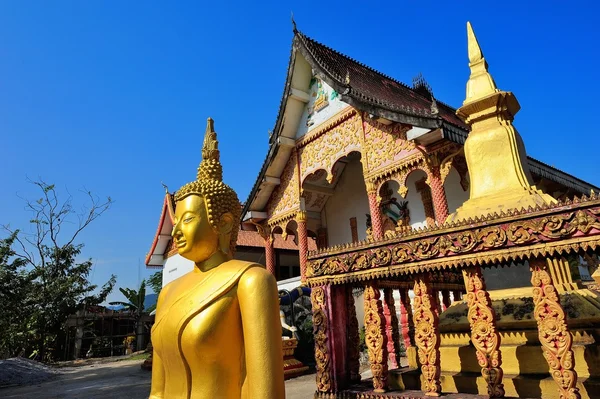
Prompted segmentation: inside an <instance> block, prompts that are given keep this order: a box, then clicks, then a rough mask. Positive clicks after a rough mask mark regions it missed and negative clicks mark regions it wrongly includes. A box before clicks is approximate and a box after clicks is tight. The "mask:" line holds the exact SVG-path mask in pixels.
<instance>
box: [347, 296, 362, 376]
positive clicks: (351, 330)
mask: <svg viewBox="0 0 600 399" xmlns="http://www.w3.org/2000/svg"><path fill="white" fill-rule="evenodd" d="M346 298H347V301H346V308H347V311H348V341H347V342H348V344H347V345H346V348H347V349H348V368H349V369H350V381H352V382H359V381H360V353H359V345H360V335H359V333H358V319H357V318H356V307H355V301H354V295H353V294H352V287H346Z"/></svg>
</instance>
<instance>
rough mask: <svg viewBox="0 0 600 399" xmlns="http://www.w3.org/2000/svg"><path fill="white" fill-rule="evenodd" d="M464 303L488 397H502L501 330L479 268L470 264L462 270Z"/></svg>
mask: <svg viewBox="0 0 600 399" xmlns="http://www.w3.org/2000/svg"><path fill="white" fill-rule="evenodd" d="M463 276H464V280H465V288H466V290H467V296H466V299H467V304H468V306H469V313H468V314H467V319H468V320H469V324H470V326H471V342H472V343H473V346H474V347H475V349H476V350H477V362H478V363H479V366H480V367H481V375H482V376H483V378H484V379H485V381H486V383H487V386H488V395H489V397H490V398H502V397H504V385H503V384H502V377H503V374H504V373H503V371H502V367H501V365H502V355H501V353H500V334H498V331H497V329H496V314H495V312H494V308H493V307H492V301H491V300H490V296H489V294H488V293H487V291H486V287H485V281H484V279H483V276H482V274H481V268H479V267H470V268H467V269H464V270H463Z"/></svg>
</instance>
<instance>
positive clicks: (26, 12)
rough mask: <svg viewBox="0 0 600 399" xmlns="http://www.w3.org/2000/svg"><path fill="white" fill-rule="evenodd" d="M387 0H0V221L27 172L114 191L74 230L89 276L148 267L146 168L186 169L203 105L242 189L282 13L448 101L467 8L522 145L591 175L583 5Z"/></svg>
mask: <svg viewBox="0 0 600 399" xmlns="http://www.w3.org/2000/svg"><path fill="white" fill-rule="evenodd" d="M201 3H204V4H209V5H204V4H202V5H201ZM388 3H389V4H384V3H383V2H377V1H373V2H370V3H368V4H367V3H366V2H356V3H354V4H352V3H351V2H348V1H345V2H297V1H296V2H283V1H278V2H273V4H270V5H258V2H249V1H245V2H239V3H235V2H230V1H222V2H217V1H210V2H197V1H189V2H183V1H179V2H164V1H161V2H159V1H144V2H142V1H139V2H135V1H104V2H97V1H55V2H43V1H24V0H23V1H13V2H8V1H5V2H1V3H0V134H1V137H2V170H3V175H4V178H3V181H2V185H1V186H0V187H1V188H0V190H1V191H0V224H5V223H10V224H11V225H12V226H13V227H24V226H26V225H27V220H29V215H27V214H26V213H25V212H24V211H23V204H22V201H21V200H19V199H18V198H17V193H18V194H19V195H21V196H24V197H29V198H32V197H33V198H35V197H37V193H35V195H34V190H33V188H32V187H31V186H30V185H29V184H28V183H27V182H26V177H27V176H29V177H30V178H36V177H37V176H41V177H43V178H44V179H46V180H47V181H48V182H54V183H56V184H57V185H58V187H59V188H61V189H63V188H65V187H67V188H69V190H70V191H72V192H76V191H77V190H78V189H79V188H81V187H83V186H85V187H87V188H88V189H90V190H92V191H93V192H95V193H96V194H98V195H103V196H107V195H110V196H112V197H113V199H114V200H115V201H116V202H115V204H114V207H113V208H112V209H111V210H110V212H109V213H107V214H106V215H105V216H103V217H102V218H101V219H100V220H98V221H97V222H96V223H95V224H93V225H92V226H91V227H90V228H89V229H88V230H87V231H86V233H85V234H84V235H83V236H81V241H82V242H84V243H85V245H86V247H85V250H84V255H85V256H86V257H91V258H93V259H94V260H95V261H96V266H95V268H94V273H93V280H94V282H95V283H98V284H101V283H103V282H104V281H106V279H108V277H109V275H110V274H111V273H115V274H117V276H118V284H119V285H120V286H126V287H134V286H136V285H137V284H138V280H139V278H140V277H141V278H144V277H146V276H148V275H150V274H151V272H150V271H147V270H145V268H144V267H143V259H144V257H145V254H146V253H147V251H148V249H149V247H150V244H151V241H152V238H153V235H154V233H155V230H156V227H157V222H158V218H159V215H160V206H161V201H162V199H163V195H164V191H163V188H162V187H161V184H160V182H161V181H164V182H165V183H166V184H168V186H169V188H170V189H171V190H175V189H177V188H179V187H180V186H181V185H182V184H184V183H186V182H188V181H190V180H191V179H193V178H194V177H195V173H196V168H197V166H198V162H199V160H200V146H201V143H202V135H203V132H204V127H205V121H206V118H207V117H208V116H211V117H213V118H214V119H215V123H216V125H215V126H216V130H217V133H218V134H219V138H220V142H221V154H222V162H223V165H224V173H225V180H226V182H227V183H229V184H230V185H231V186H233V187H234V189H236V190H237V192H238V194H239V196H240V199H241V200H245V199H246V197H247V195H248V193H249V191H250V189H251V187H252V185H253V183H254V181H255V179H256V176H257V174H258V172H259V168H260V166H261V164H262V162H263V159H264V156H265V154H266V150H267V137H268V133H267V132H268V130H269V129H272V128H273V125H274V123H275V118H276V116H277V110H278V106H279V102H280V99H281V95H282V89H283V85H284V79H285V75H286V68H287V63H288V58H289V52H290V46H291V39H292V29H291V23H290V12H291V11H293V12H294V15H295V18H296V22H297V23H298V27H299V29H300V30H302V31H303V32H304V33H305V34H307V35H308V36H310V37H313V38H314V39H316V40H318V41H320V42H323V43H325V44H327V45H328V46H330V47H332V48H334V49H337V50H338V51H341V52H343V53H345V54H347V55H349V56H351V57H353V58H355V59H358V60H359V61H361V62H363V63H365V64H367V65H369V66H372V67H374V68H376V69H378V70H380V71H382V72H384V73H386V74H388V75H391V76H393V77H395V78H397V79H399V80H401V81H403V82H406V83H410V82H411V78H412V77H413V76H415V75H416V74H418V73H419V72H422V73H423V75H424V76H425V78H426V79H427V80H428V82H429V83H430V84H431V86H432V88H433V90H434V93H435V95H436V97H438V98H439V99H441V100H442V101H444V102H446V103H449V104H450V105H453V106H455V107H457V106H460V104H461V103H462V101H463V99H464V95H465V84H466V81H467V79H468V74H469V70H468V66H467V49H466V28H465V23H466V21H467V20H470V21H471V22H472V23H473V26H474V29H475V32H476V34H477V36H478V38H479V41H480V43H481V46H482V48H483V52H484V54H485V56H486V58H487V60H488V62H489V64H490V71H491V73H492V75H493V76H494V78H495V80H496V83H497V84H498V86H499V87H500V88H501V89H504V90H510V91H513V92H514V93H515V94H516V95H517V98H518V99H519V101H520V103H521V106H522V110H521V112H520V113H519V114H518V115H517V119H516V126H517V127H518V129H519V131H520V132H521V134H522V136H523V138H524V140H525V144H526V147H527V151H528V153H529V154H530V155H532V156H534V157H536V158H538V159H540V160H542V161H545V162H547V163H549V164H552V165H555V166H556V167H558V168H560V169H563V170H564V171H566V172H569V173H572V174H575V175H577V176H579V177H580V178H582V179H584V180H588V181H589V182H591V183H594V184H596V185H600V178H599V177H598V176H597V173H596V170H597V166H596V162H597V161H596V159H595V158H596V157H597V154H598V139H597V137H598V134H599V133H600V129H599V128H598V122H597V115H598V110H597V108H598V100H597V93H598V92H599V91H600V83H599V79H598V76H597V70H598V43H599V42H600V28H599V27H598V20H597V16H598V14H599V10H598V6H597V5H595V4H594V3H593V2H591V1H590V2H587V3H584V2H577V1H569V2H565V1H560V2H559V1H544V2H541V1H539V2H533V1H531V2H529V1H519V2H510V1H505V2H502V3H498V2H496V3H493V4H494V5H493V6H492V5H489V6H488V5H484V4H483V3H485V2H481V1H461V2H441V1H429V2H413V1H411V2H408V1H390V2H388ZM76 199H77V198H76ZM138 259H139V260H140V263H142V267H141V272H138ZM119 297H120V294H119V293H118V291H117V292H116V293H115V294H113V295H112V296H111V299H117V298H119Z"/></svg>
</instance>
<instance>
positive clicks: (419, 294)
mask: <svg viewBox="0 0 600 399" xmlns="http://www.w3.org/2000/svg"><path fill="white" fill-rule="evenodd" d="M414 293H415V298H414V302H413V309H414V313H413V319H414V325H415V344H416V346H417V354H418V357H419V364H420V365H421V373H422V374H423V377H424V379H423V386H422V387H421V389H422V390H423V391H424V392H425V394H426V395H427V396H439V394H440V392H441V391H442V387H441V385H440V373H441V369H440V331H439V329H438V325H439V317H438V315H437V312H436V310H435V303H434V301H433V297H432V293H431V287H430V285H429V278H428V277H427V276H423V275H421V276H418V277H417V278H416V280H415V288H414Z"/></svg>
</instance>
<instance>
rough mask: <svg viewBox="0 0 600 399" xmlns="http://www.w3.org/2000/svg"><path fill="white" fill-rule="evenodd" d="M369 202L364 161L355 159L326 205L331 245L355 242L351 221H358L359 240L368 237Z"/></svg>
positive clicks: (348, 166) (349, 164)
mask: <svg viewBox="0 0 600 399" xmlns="http://www.w3.org/2000/svg"><path fill="white" fill-rule="evenodd" d="M369 213H371V211H370V209H369V199H368V198H367V189H366V187H365V181H364V177H363V173H362V165H361V163H360V161H358V160H353V161H351V162H350V163H348V164H347V165H346V167H345V168H344V172H343V173H342V176H341V178H340V181H339V182H338V183H337V185H336V187H335V194H334V195H332V196H331V197H330V198H329V199H328V200H327V203H326V204H325V217H326V218H327V235H328V241H329V242H328V243H329V245H330V246H332V245H338V244H345V243H350V242H352V231H351V230H350V218H352V217H355V218H356V224H357V227H358V239H359V240H364V239H366V238H367V234H366V230H367V216H366V215H367V214H369Z"/></svg>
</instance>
